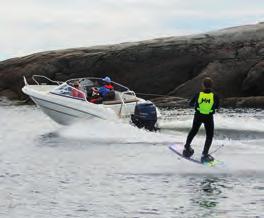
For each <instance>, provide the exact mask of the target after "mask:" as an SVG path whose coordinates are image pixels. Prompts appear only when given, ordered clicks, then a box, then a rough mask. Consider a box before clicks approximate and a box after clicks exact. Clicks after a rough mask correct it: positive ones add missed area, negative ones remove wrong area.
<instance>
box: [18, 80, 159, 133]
mask: <svg viewBox="0 0 264 218" xmlns="http://www.w3.org/2000/svg"><path fill="white" fill-rule="evenodd" d="M32 80H33V81H34V82H35V84H33V85H29V84H28V82H27V80H26V78H25V77H24V82H25V86H24V87H23V88H22V91H23V92H24V93H25V94H27V95H28V96H30V98H31V99H32V100H33V101H34V102H35V103H36V104H37V105H38V106H39V107H40V109H41V110H42V111H43V112H44V113H45V114H46V115H48V116H49V117H50V118H51V119H53V120H54V121H56V122H57V123H60V124H62V125H68V124H71V123H73V122H75V121H78V120H80V119H92V118H100V119H104V120H118V119H126V120H127V119H128V118H130V117H131V116H132V122H133V123H134V124H135V125H136V126H138V127H140V128H141V127H145V128H146V129H149V130H153V129H154V126H155V124H156V121H157V117H159V116H160V113H159V111H158V109H157V108H156V107H155V105H154V104H153V103H152V102H150V101H146V100H144V99H142V98H139V97H137V96H136V94H135V92H134V91H132V90H130V89H129V88H127V87H125V86H123V85H121V84H119V83H116V82H114V81H112V85H113V87H114V98H113V99H111V100H103V101H102V102H101V103H100V104H95V103H92V102H90V99H89V98H90V97H91V93H92V92H93V91H92V90H93V89H94V88H95V87H99V86H100V85H101V84H102V81H103V80H102V78H96V77H86V78H76V79H70V80H67V81H66V82H60V81H53V80H51V79H49V78H47V77H45V76H41V75H34V76H33V77H32ZM76 82H78V83H79V84H80V88H79V89H76V88H75V87H74V83H76ZM73 91H74V92H75V93H77V95H74V96H73V95H72V92H73Z"/></svg>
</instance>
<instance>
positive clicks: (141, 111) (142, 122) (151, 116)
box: [131, 102, 157, 131]
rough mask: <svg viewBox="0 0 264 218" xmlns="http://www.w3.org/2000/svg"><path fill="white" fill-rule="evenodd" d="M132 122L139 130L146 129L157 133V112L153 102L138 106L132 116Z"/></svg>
mask: <svg viewBox="0 0 264 218" xmlns="http://www.w3.org/2000/svg"><path fill="white" fill-rule="evenodd" d="M131 121H132V122H133V123H134V124H135V125H136V126H137V127H138V128H143V127H144V128H145V129H147V130H149V131H156V128H155V124H156V122H157V111H156V107H155V105H154V104H153V103H152V102H146V103H139V104H137V105H136V107H135V112H134V114H132V115H131Z"/></svg>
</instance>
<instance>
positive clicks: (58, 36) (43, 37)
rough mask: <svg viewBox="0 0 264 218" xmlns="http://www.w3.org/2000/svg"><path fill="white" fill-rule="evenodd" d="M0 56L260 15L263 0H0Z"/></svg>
mask: <svg viewBox="0 0 264 218" xmlns="http://www.w3.org/2000/svg"><path fill="white" fill-rule="evenodd" d="M0 5H1V8H0V31H1V32H0V60H5V59H8V58H12V57H19V56H24V55H28V54H32V53H36V52H40V51H47V50H56V49H65V48H77V47H89V46H94V45H105V44H116V43H122V42H130V41H141V40H148V39H153V38H160V37H168V36H182V35H190V34H197V33H202V32H208V31H213V30H218V29H222V28H226V27H232V26H239V25H247V24H256V23H258V22H263V21H264V0H0Z"/></svg>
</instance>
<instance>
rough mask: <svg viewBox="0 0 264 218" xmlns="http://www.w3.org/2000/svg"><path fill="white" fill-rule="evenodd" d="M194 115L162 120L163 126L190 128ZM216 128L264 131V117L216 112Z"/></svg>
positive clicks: (168, 127) (161, 125)
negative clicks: (228, 114)
mask: <svg viewBox="0 0 264 218" xmlns="http://www.w3.org/2000/svg"><path fill="white" fill-rule="evenodd" d="M192 120H193V115H183V116H182V117H181V119H174V120H169V121H166V120H164V121H162V122H161V123H160V127H161V128H165V129H188V128H191V126H192ZM214 121H215V129H224V130H236V131H241V130H242V131H257V132H264V122H261V121H264V119H263V118H257V117H252V116H249V115H248V114H244V116H227V115H226V114H221V113H220V114H215V115H214Z"/></svg>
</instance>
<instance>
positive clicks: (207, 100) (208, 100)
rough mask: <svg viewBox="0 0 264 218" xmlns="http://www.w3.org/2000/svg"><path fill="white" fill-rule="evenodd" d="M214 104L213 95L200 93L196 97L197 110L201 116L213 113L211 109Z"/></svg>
mask: <svg viewBox="0 0 264 218" xmlns="http://www.w3.org/2000/svg"><path fill="white" fill-rule="evenodd" d="M213 104H214V93H212V92H210V93H205V92H200V93H199V97H198V107H197V110H198V111H199V112H200V113H201V114H206V115H208V114H210V113H212V112H213V110H212V107H213Z"/></svg>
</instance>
